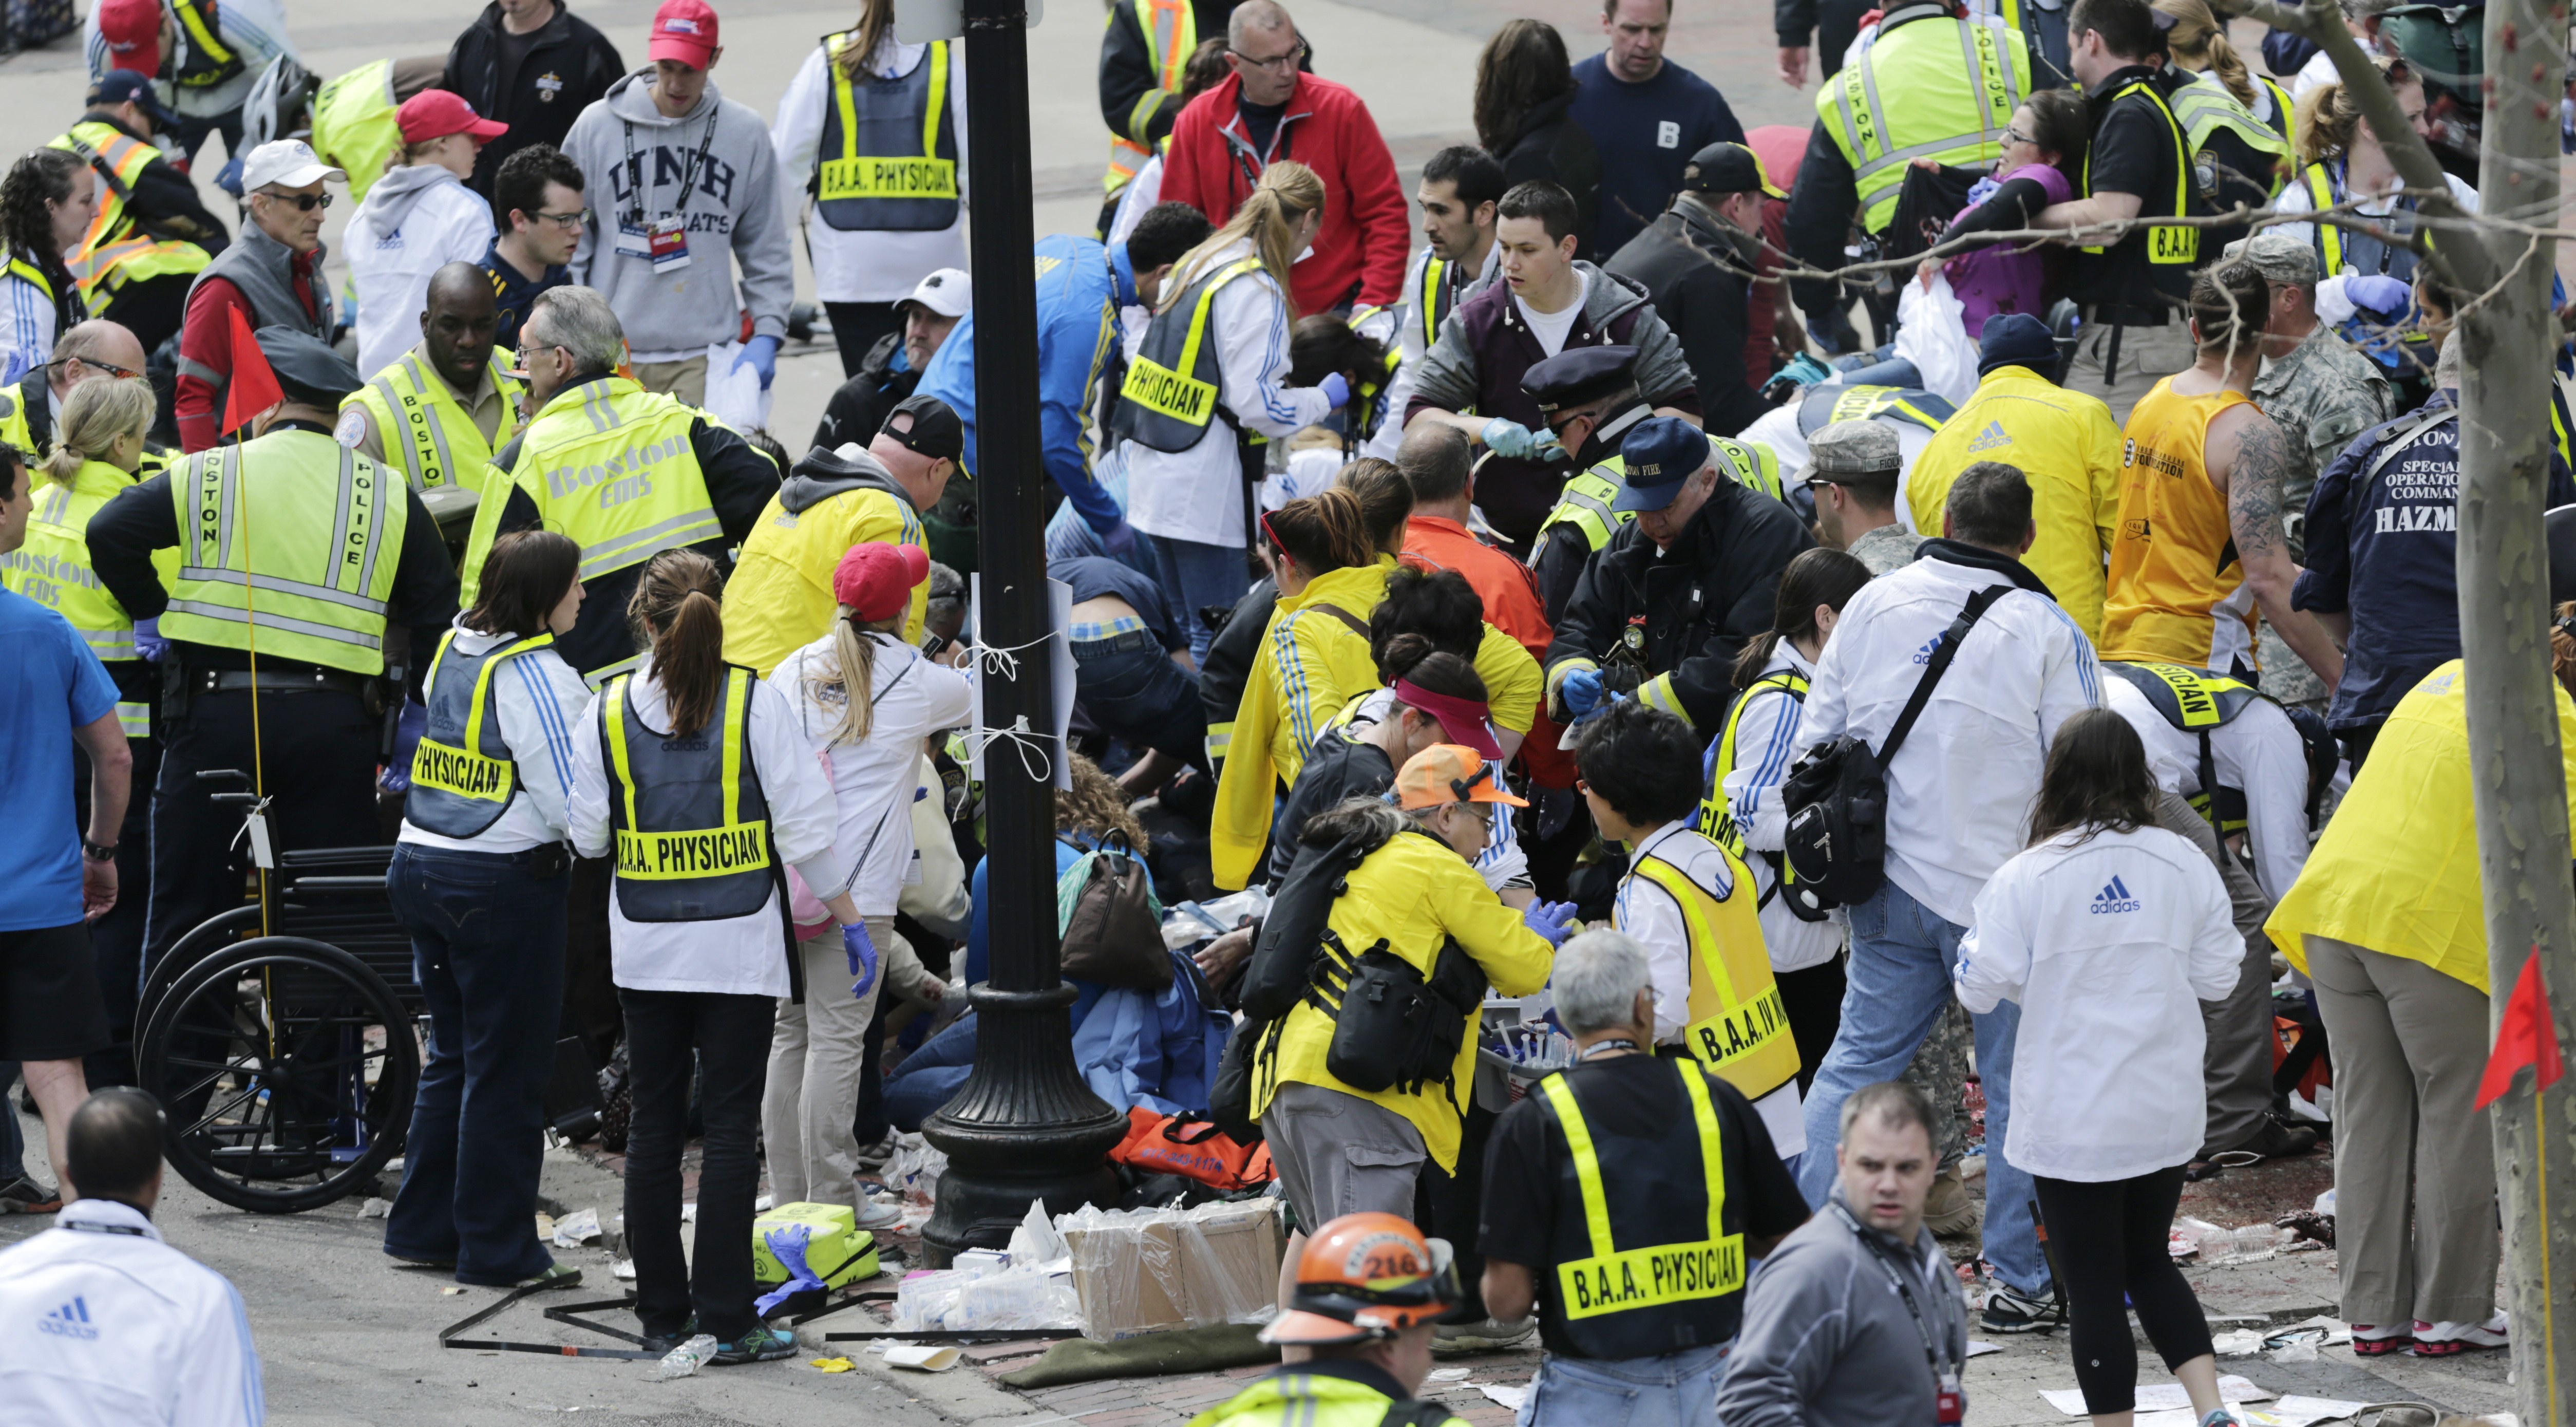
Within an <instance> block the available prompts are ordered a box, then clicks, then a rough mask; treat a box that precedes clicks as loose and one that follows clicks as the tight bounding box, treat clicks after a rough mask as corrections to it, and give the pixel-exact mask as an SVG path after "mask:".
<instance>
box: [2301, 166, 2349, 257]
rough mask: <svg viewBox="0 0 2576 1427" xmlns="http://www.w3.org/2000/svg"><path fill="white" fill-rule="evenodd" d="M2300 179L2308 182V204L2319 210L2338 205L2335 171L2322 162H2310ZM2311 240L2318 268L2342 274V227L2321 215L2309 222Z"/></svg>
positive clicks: (2324, 210) (2326, 209)
mask: <svg viewBox="0 0 2576 1427" xmlns="http://www.w3.org/2000/svg"><path fill="white" fill-rule="evenodd" d="M2299 181H2300V182H2302V183H2304V184H2306V185H2307V186H2308V204H2309V207H2310V208H2311V209H2312V210H2314V211H2315V212H2317V213H2319V214H2323V213H2326V212H2328V211H2330V210H2332V209H2333V207H2334V206H2335V201H2336V200H2335V185H2334V175H2332V174H2330V173H2328V172H2327V171H2326V166H2325V165H2324V164H2321V163H2316V164H2310V165H2308V166H2307V167H2306V168H2305V169H2302V170H2300V172H2299ZM2308 236H2309V239H2310V241H2312V242H2314V243H2315V244H2316V249H2317V271H2318V272H2320V273H2322V274H2324V275H2325V276H2327V277H2341V276H2342V275H2343V230H2342V229H2341V228H2338V227H2336V226H2335V225H2333V224H2332V223H2328V222H2326V221H2325V220H2324V219H2323V218H2322V217H2320V218H2317V219H2314V220H2311V221H2310V222H2309V224H2308Z"/></svg>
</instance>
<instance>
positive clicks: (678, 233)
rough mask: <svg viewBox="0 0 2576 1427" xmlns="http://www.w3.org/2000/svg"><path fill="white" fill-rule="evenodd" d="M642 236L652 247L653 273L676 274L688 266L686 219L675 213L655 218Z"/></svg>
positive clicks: (687, 226)
mask: <svg viewBox="0 0 2576 1427" xmlns="http://www.w3.org/2000/svg"><path fill="white" fill-rule="evenodd" d="M644 236H645V239H646V241H647V242H648V243H650V244H651V246H652V256H653V271H654V272H656V273H667V272H677V271H679V270H680V269H682V268H684V267H687V266H688V265H689V220H688V219H686V218H684V217H681V216H680V215H678V214H676V213H675V214H671V215H669V216H667V217H662V218H656V219H654V220H653V224H652V227H651V228H650V229H648V230H647V231H646V233H645V235H644Z"/></svg>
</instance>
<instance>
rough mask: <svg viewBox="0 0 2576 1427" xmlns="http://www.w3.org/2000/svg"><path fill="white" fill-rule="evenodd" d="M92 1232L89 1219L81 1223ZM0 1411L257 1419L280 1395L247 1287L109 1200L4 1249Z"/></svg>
mask: <svg viewBox="0 0 2576 1427" xmlns="http://www.w3.org/2000/svg"><path fill="white" fill-rule="evenodd" d="M83 1226H86V1227H83ZM0 1323H6V1324H8V1325H9V1326H8V1331H6V1332H0V1403H6V1404H7V1407H6V1408H5V1409H0V1417H5V1418H7V1420H9V1421H11V1422H21V1423H31V1424H32V1423H43V1424H45V1427H139V1424H144V1423H151V1424H155V1425H156V1427H255V1424H257V1423H259V1422H261V1421H264V1420H266V1418H267V1415H268V1403H267V1398H266V1395H265V1394H264V1392H263V1390H262V1388H261V1384H260V1370H259V1351H258V1349H256V1348H254V1347H253V1346H252V1345H251V1339H250V1320H249V1319H248V1318H247V1317H246V1316H244V1314H243V1312H242V1301H241V1295H240V1294H239V1293H236V1292H234V1291H233V1286H232V1284H231V1283H230V1282H228V1281H227V1280H226V1279H225V1278H224V1276H223V1275H222V1274H219V1273H217V1272H215V1271H214V1270H213V1269H210V1268H208V1267H206V1266H205V1265H204V1264H201V1263H199V1262H197V1261H196V1260H195V1259H192V1258H190V1257H188V1256H187V1255H186V1254H183V1253H181V1252H179V1251H178V1250H177V1249H174V1248H172V1247H170V1246H169V1244H167V1243H165V1242H163V1240H162V1238H161V1231H160V1230H159V1229H158V1228H155V1227H154V1226H153V1223H152V1221H151V1219H149V1218H147V1217H146V1216H145V1215H144V1213H143V1211H141V1210H139V1209H136V1208H134V1207H133V1206H132V1205H128V1204H122V1203H118V1202H116V1201H114V1200H110V1199H81V1200H76V1201H74V1202H73V1203H70V1204H67V1205H65V1206H63V1211H62V1214H61V1215H60V1216H59V1217H57V1218H56V1219H55V1220H54V1227H53V1228H51V1229H48V1230H46V1231H45V1232H43V1233H41V1234H38V1235H36V1236H35V1237H33V1238H30V1239H27V1240H26V1241H24V1242H22V1243H19V1244H17V1245H15V1246H13V1247H11V1248H10V1249H8V1250H7V1251H6V1252H0Z"/></svg>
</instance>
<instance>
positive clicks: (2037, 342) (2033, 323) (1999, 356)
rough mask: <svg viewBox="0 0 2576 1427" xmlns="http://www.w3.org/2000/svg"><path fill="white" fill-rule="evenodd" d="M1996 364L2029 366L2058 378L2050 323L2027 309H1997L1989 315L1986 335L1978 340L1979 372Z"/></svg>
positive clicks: (2054, 337) (2040, 372)
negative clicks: (2001, 310) (2031, 313)
mask: <svg viewBox="0 0 2576 1427" xmlns="http://www.w3.org/2000/svg"><path fill="white" fill-rule="evenodd" d="M1997 367H2028V368H2030V369H2031V370H2032V371H2035V372H2037V373H2039V374H2040V375H2041V376H2044V377H2047V378H2048V379H2049V380H2051V381H2055V380H2056V379H2057V376H2056V372H2057V338H2056V336H2055V335H2054V334H2052V333H2051V332H2050V331H2049V330H2048V324H2047V323H2045V322H2042V321H2040V320H2039V319H2038V318H2036V317H2033V316H2031V315H2030V314H2029V313H2027V312H1998V313H1996V314H1995V315H1994V316H1992V317H1989V318H1987V319H1986V330H1985V335H1984V336H1982V337H1980V338H1979V339H1978V341H1977V375H1979V376H1984V375H1986V374H1987V373H1988V372H1991V371H1993V370H1994V369H1995V368H1997Z"/></svg>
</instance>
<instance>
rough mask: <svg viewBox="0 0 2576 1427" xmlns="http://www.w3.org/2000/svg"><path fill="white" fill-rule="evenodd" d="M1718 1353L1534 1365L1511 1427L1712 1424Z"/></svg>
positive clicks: (1553, 1360) (1721, 1348)
mask: <svg viewBox="0 0 2576 1427" xmlns="http://www.w3.org/2000/svg"><path fill="white" fill-rule="evenodd" d="M1726 1351H1727V1350H1726V1347H1725V1345H1724V1344H1718V1343H1712V1344H1709V1345H1707V1346H1705V1347H1698V1348H1686V1349H1684V1350H1682V1351H1681V1352H1678V1353H1670V1354H1667V1355H1665V1356H1663V1357H1659V1358H1616V1359H1612V1358H1568V1357H1561V1356H1559V1355H1558V1354H1555V1353H1550V1354H1548V1355H1547V1356H1545V1357H1543V1358H1541V1359H1539V1363H1538V1376H1537V1377H1536V1378H1535V1379H1533V1380H1532V1381H1531V1383H1530V1388H1529V1395H1528V1396H1527V1397H1524V1398H1522V1399H1521V1412H1520V1416H1519V1417H1518V1418H1517V1419H1515V1423H1514V1427H1701V1424H1704V1423H1710V1422H1715V1421H1716V1420H1717V1379H1718V1375H1719V1374H1720V1373H1722V1372H1723V1371H1725V1368H1726Z"/></svg>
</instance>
